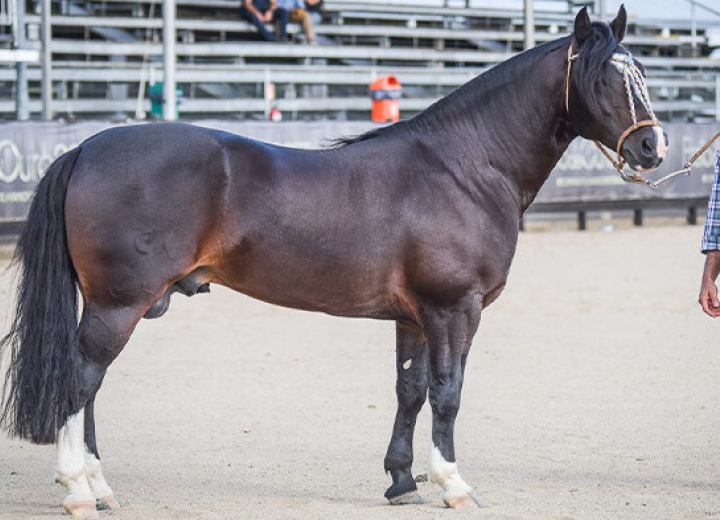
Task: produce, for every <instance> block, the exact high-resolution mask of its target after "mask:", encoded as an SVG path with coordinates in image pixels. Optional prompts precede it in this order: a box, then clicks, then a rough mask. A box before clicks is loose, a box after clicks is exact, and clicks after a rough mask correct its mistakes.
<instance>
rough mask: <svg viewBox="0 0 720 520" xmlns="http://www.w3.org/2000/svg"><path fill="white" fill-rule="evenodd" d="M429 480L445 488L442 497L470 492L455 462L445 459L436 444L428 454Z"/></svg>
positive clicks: (446, 497)
mask: <svg viewBox="0 0 720 520" xmlns="http://www.w3.org/2000/svg"><path fill="white" fill-rule="evenodd" d="M430 482H432V483H434V484H439V485H440V487H442V488H443V489H444V490H445V493H443V498H444V499H445V500H446V501H447V500H448V499H450V498H454V497H459V496H463V495H470V494H472V488H471V487H470V486H468V485H467V484H466V483H465V481H464V480H463V479H462V477H460V473H459V472H458V468H457V463H456V462H448V461H446V460H445V459H444V458H443V456H442V454H441V453H440V450H439V449H438V448H437V446H433V448H432V452H431V454H430Z"/></svg>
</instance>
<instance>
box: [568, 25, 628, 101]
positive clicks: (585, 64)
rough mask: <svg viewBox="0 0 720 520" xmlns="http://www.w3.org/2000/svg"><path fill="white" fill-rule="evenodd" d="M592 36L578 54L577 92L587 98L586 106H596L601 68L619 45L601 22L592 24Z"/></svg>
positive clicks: (610, 31) (576, 70) (606, 26)
mask: <svg viewBox="0 0 720 520" xmlns="http://www.w3.org/2000/svg"><path fill="white" fill-rule="evenodd" d="M592 29H593V30H592V34H591V35H590V37H588V39H587V40H585V42H583V44H582V47H581V48H580V51H579V53H578V60H577V66H576V69H575V70H574V71H573V74H576V81H577V82H578V83H577V86H578V88H579V90H580V91H581V92H582V93H583V96H585V97H586V98H587V105H588V106H596V105H597V104H598V103H597V101H598V100H597V96H598V95H600V96H601V95H603V93H602V92H598V90H597V83H598V77H599V76H600V74H601V72H602V70H603V66H604V65H605V64H606V63H607V62H608V61H609V60H610V58H612V56H613V54H615V53H616V52H617V51H618V48H620V44H619V42H618V40H617V38H616V37H615V35H614V34H613V32H612V30H610V27H609V26H608V25H607V24H605V23H601V22H593V24H592Z"/></svg>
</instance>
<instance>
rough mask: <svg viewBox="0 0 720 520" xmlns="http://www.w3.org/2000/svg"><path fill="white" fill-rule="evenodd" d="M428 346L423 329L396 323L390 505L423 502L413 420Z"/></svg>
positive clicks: (423, 391)
mask: <svg viewBox="0 0 720 520" xmlns="http://www.w3.org/2000/svg"><path fill="white" fill-rule="evenodd" d="M427 361H428V349H427V343H426V342H425V338H424V337H423V335H422V331H421V330H419V328H415V327H412V326H404V325H400V324H398V325H397V347H396V369H397V384H396V386H395V390H396V392H397V399H398V409H397V414H396V415H395V426H394V427H393V433H392V439H391V440H390V446H388V451H387V455H386V456H385V471H387V472H390V475H391V476H392V480H393V483H392V486H390V488H388V490H387V491H386V492H385V498H387V499H388V501H389V502H390V503H391V504H393V505H401V504H422V503H423V500H422V498H421V497H420V495H419V494H418V492H417V485H416V484H415V480H414V479H413V476H412V471H411V470H412V462H413V433H414V432H415V420H416V419H417V415H418V413H419V412H420V409H421V408H422V405H423V403H424V402H425V398H426V396H427V390H428V363H427Z"/></svg>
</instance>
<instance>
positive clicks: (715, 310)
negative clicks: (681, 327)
mask: <svg viewBox="0 0 720 520" xmlns="http://www.w3.org/2000/svg"><path fill="white" fill-rule="evenodd" d="M700 305H701V306H702V308H703V311H705V314H707V315H708V316H710V317H712V318H717V317H718V316H720V301H718V290H717V286H716V285H715V283H714V282H713V281H712V280H708V279H703V282H702V287H700Z"/></svg>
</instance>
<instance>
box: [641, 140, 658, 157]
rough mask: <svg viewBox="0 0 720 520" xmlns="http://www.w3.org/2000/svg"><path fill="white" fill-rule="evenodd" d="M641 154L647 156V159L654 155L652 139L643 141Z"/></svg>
mask: <svg viewBox="0 0 720 520" xmlns="http://www.w3.org/2000/svg"><path fill="white" fill-rule="evenodd" d="M642 153H643V155H645V156H648V157H649V156H652V155H654V153H655V146H654V143H653V142H652V139H650V138H649V137H648V138H645V139H643V142H642Z"/></svg>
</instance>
